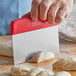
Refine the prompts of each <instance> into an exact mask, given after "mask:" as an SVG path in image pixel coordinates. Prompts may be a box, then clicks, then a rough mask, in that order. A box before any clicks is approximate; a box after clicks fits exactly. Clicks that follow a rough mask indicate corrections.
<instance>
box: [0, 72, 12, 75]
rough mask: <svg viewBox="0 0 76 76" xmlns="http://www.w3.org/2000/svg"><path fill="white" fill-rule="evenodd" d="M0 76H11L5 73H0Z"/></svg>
mask: <svg viewBox="0 0 76 76" xmlns="http://www.w3.org/2000/svg"><path fill="white" fill-rule="evenodd" d="M0 76H11V74H10V73H7V72H0Z"/></svg>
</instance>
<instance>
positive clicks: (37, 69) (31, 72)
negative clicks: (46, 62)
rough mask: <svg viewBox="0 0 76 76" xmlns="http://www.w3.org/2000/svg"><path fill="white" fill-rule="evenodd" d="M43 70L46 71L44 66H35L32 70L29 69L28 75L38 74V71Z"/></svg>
mask: <svg viewBox="0 0 76 76" xmlns="http://www.w3.org/2000/svg"><path fill="white" fill-rule="evenodd" d="M41 71H45V70H44V69H42V68H34V69H32V70H31V71H29V72H28V73H27V74H26V76H37V74H38V73H40V72H41Z"/></svg>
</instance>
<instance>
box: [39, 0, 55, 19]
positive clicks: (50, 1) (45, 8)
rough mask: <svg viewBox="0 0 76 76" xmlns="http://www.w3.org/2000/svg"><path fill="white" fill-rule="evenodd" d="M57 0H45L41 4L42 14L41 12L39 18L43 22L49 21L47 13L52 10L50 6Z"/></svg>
mask: <svg viewBox="0 0 76 76" xmlns="http://www.w3.org/2000/svg"><path fill="white" fill-rule="evenodd" d="M54 1H55V0H43V1H42V3H41V4H40V10H39V11H40V12H39V18H40V19H41V20H46V19H47V13H48V10H49V8H50V6H51V5H52V4H53V3H54Z"/></svg>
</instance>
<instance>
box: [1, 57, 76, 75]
mask: <svg viewBox="0 0 76 76" xmlns="http://www.w3.org/2000/svg"><path fill="white" fill-rule="evenodd" d="M56 59H59V57H55V58H54V59H52V60H50V61H47V62H42V63H38V64H37V63H23V64H19V65H26V64H29V65H30V66H32V67H41V68H46V69H48V68H49V67H50V65H51V64H52V63H53V61H55V60H56ZM12 60H13V58H9V57H2V56H0V61H3V63H2V64H1V65H0V71H3V72H10V69H11V67H13V61H12ZM8 63H9V64H8ZM60 71H61V70H59V69H54V72H60ZM68 72H70V73H71V75H72V76H76V71H68Z"/></svg>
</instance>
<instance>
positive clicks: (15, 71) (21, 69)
mask: <svg viewBox="0 0 76 76" xmlns="http://www.w3.org/2000/svg"><path fill="white" fill-rule="evenodd" d="M30 70H31V69H30V68H28V67H27V66H14V67H12V68H11V74H12V76H18V75H19V76H20V75H26V72H27V71H30Z"/></svg>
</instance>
